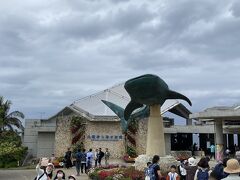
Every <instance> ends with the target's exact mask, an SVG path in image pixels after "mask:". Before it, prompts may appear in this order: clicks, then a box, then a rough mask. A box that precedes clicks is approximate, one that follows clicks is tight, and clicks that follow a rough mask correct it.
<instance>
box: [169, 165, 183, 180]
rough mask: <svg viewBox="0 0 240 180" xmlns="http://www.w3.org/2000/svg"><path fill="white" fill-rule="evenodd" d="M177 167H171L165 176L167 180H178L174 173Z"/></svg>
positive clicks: (178, 177)
mask: <svg viewBox="0 0 240 180" xmlns="http://www.w3.org/2000/svg"><path fill="white" fill-rule="evenodd" d="M176 170H177V167H176V166H175V165H172V166H171V171H170V172H169V173H168V175H167V180H180V176H179V175H178V173H176Z"/></svg>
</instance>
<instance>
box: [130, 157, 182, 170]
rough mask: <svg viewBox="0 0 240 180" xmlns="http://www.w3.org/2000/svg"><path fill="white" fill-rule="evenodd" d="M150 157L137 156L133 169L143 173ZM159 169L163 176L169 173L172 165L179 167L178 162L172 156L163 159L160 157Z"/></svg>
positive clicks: (150, 159)
mask: <svg viewBox="0 0 240 180" xmlns="http://www.w3.org/2000/svg"><path fill="white" fill-rule="evenodd" d="M152 158H153V157H152V156H149V155H145V154H143V155H139V156H138V157H137V158H136V159H135V164H134V166H135V169H137V170H140V171H144V170H145V168H146V167H147V163H148V162H152ZM159 164H160V169H161V173H162V174H163V175H165V174H166V173H168V172H169V170H170V167H171V166H172V165H176V166H178V165H180V162H178V161H177V160H176V159H175V158H174V157H173V156H164V157H160V162H159Z"/></svg>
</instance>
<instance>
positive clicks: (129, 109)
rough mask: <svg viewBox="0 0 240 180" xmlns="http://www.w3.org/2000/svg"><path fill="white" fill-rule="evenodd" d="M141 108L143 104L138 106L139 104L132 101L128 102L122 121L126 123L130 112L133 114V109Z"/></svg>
mask: <svg viewBox="0 0 240 180" xmlns="http://www.w3.org/2000/svg"><path fill="white" fill-rule="evenodd" d="M142 106H143V104H139V103H136V102H134V101H130V102H129V103H128V105H127V106H126V108H125V111H124V119H125V120H126V121H127V120H128V119H129V118H130V116H131V114H132V112H133V111H134V110H135V109H137V108H140V107H142Z"/></svg>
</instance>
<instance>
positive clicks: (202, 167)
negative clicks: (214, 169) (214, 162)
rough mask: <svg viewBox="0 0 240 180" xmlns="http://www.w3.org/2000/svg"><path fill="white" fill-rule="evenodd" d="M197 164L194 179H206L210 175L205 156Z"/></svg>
mask: <svg viewBox="0 0 240 180" xmlns="http://www.w3.org/2000/svg"><path fill="white" fill-rule="evenodd" d="M197 165H198V169H197V171H196V173H195V176H194V180H208V178H209V175H210V170H209V169H210V167H209V164H208V159H207V158H206V157H203V158H201V159H200V161H199V162H198V164H197Z"/></svg>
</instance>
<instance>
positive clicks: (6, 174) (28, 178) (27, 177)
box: [0, 168, 88, 180]
mask: <svg viewBox="0 0 240 180" xmlns="http://www.w3.org/2000/svg"><path fill="white" fill-rule="evenodd" d="M57 170H58V169H56V170H55V171H54V174H53V175H54V177H55V175H56V171H57ZM63 171H64V172H65V174H66V175H67V176H69V175H71V174H74V175H76V170H75V168H71V169H63ZM35 177H36V171H35V169H31V170H0V179H1V180H33V179H34V178H35ZM77 179H78V180H80V179H81V180H87V179H88V176H87V175H86V174H81V175H80V176H78V177H77Z"/></svg>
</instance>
